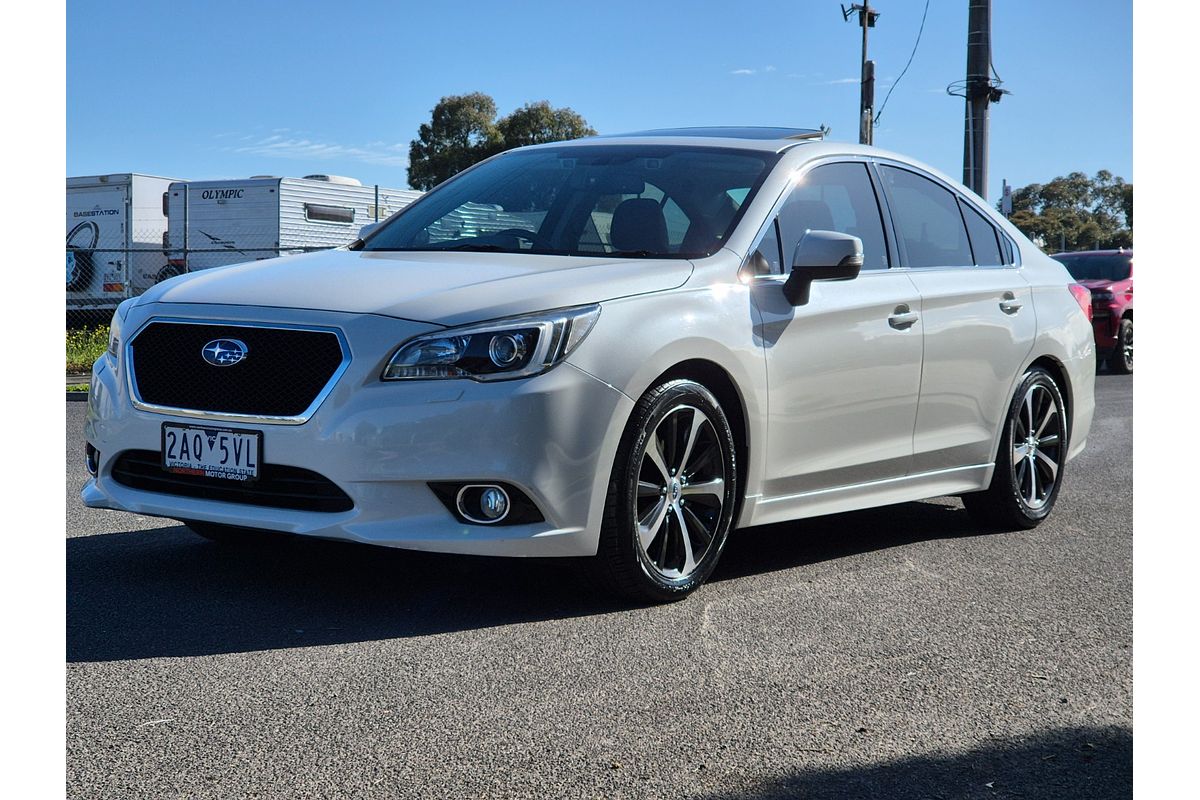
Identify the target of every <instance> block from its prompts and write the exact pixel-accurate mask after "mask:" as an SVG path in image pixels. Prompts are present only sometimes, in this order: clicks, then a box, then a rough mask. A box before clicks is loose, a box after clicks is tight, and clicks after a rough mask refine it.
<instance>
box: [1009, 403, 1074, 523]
mask: <svg viewBox="0 0 1200 800" xmlns="http://www.w3.org/2000/svg"><path fill="white" fill-rule="evenodd" d="M1011 430H1012V439H1011V441H1010V445H1011V447H1012V470H1013V484H1014V486H1015V487H1016V490H1017V492H1018V493H1019V494H1020V496H1021V500H1022V501H1023V502H1024V503H1025V505H1026V506H1028V507H1029V508H1030V509H1031V510H1035V511H1036V510H1037V509H1040V508H1041V507H1042V506H1044V505H1046V503H1047V502H1048V501H1049V500H1050V498H1051V497H1053V495H1054V490H1055V488H1056V486H1057V484H1058V473H1059V468H1060V465H1061V464H1062V455H1063V451H1062V445H1063V439H1064V432H1065V428H1064V419H1063V413H1062V409H1061V408H1059V406H1058V400H1057V399H1056V398H1055V395H1054V394H1053V393H1052V392H1051V391H1050V389H1049V387H1047V386H1046V385H1044V384H1041V383H1034V384H1033V385H1031V386H1030V387H1029V388H1028V389H1027V390H1026V392H1025V396H1024V397H1023V398H1022V400H1021V405H1020V407H1019V408H1018V409H1017V414H1016V419H1014V420H1013V425H1012V429H1011Z"/></svg>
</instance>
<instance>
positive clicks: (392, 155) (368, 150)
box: [222, 134, 408, 167]
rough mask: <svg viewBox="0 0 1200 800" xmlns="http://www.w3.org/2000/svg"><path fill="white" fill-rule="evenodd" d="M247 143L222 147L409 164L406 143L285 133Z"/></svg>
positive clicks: (301, 156)
mask: <svg viewBox="0 0 1200 800" xmlns="http://www.w3.org/2000/svg"><path fill="white" fill-rule="evenodd" d="M249 138H250V139H251V140H253V141H250V143H249V144H245V145H242V146H240V147H225V148H222V149H223V150H225V151H228V152H233V153H242V154H246V155H255V156H266V157H267V158H289V159H294V160H309V161H311V160H314V159H315V160H329V159H335V158H338V159H346V160H349V161H361V162H362V163H364V164H381V165H383V166H388V167H406V166H408V144H407V143H400V142H398V143H396V144H387V143H385V142H378V141H376V142H371V143H370V144H366V145H362V146H354V145H344V144H337V143H335V142H319V141H313V140H311V139H301V138H296V137H284V136H281V135H279V134H274V135H271V136H265V137H249Z"/></svg>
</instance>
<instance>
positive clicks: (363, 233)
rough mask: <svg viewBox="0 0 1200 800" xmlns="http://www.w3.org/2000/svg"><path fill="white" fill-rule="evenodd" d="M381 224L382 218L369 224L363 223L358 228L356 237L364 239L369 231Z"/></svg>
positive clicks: (369, 233) (368, 234)
mask: <svg viewBox="0 0 1200 800" xmlns="http://www.w3.org/2000/svg"><path fill="white" fill-rule="evenodd" d="M382 224H383V220H380V221H379V222H372V223H371V224H370V225H363V226H362V227H361V228H359V229H358V238H359V239H365V238H367V237H368V236H370V235H371V232H372V231H373V230H375V229H376V228H378V227H379V226H380V225H382Z"/></svg>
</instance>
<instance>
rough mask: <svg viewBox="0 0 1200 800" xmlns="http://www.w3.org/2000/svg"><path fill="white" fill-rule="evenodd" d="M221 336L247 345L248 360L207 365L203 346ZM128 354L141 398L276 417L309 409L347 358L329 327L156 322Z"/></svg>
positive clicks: (161, 403) (162, 403)
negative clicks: (130, 356) (316, 328)
mask: <svg viewBox="0 0 1200 800" xmlns="http://www.w3.org/2000/svg"><path fill="white" fill-rule="evenodd" d="M218 339H236V340H239V341H241V342H243V343H245V345H246V348H247V350H246V357H245V359H244V360H242V361H241V362H240V363H237V364H232V365H229V366H214V365H212V364H209V363H208V362H207V361H205V360H204V356H203V354H202V352H201V351H202V350H203V349H204V347H205V345H207V344H208V343H209V342H212V341H214V340H218ZM130 353H131V355H132V360H131V372H130V374H131V376H132V378H133V381H134V384H135V386H136V388H137V394H138V397H139V399H140V400H141V401H142V402H143V403H148V404H151V405H156V406H166V407H168V408H180V409H192V410H196V411H207V412H211V413H220V414H237V415H245V416H271V417H296V416H300V415H301V414H303V413H304V411H305V410H306V409H308V407H309V406H311V405H312V403H313V401H314V400H315V399H316V398H317V396H318V395H319V394H320V393H321V390H322V389H324V388H325V386H326V385H327V384H328V383H329V382H330V380H331V379H332V378H333V376H334V373H335V372H337V369H338V367H339V366H341V364H342V360H343V353H342V345H341V341H340V340H339V338H338V336H337V334H335V333H333V332H331V331H319V330H299V329H294V328H256V327H246V326H241V325H221V324H208V323H204V324H194V323H185V322H151V323H150V324H149V325H147V326H146V327H145V328H143V329H142V330H141V331H140V332H139V333H138V334H137V336H136V337H134V339H133V341H132V342H131V343H130Z"/></svg>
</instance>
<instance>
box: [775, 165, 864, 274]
mask: <svg viewBox="0 0 1200 800" xmlns="http://www.w3.org/2000/svg"><path fill="white" fill-rule="evenodd" d="M779 228H780V233H781V235H782V238H783V255H784V258H785V259H787V260H789V261H790V259H791V257H792V253H793V252H795V249H796V245H797V244H799V243H800V239H801V238H803V237H804V234H805V232H807V231H810V230H820V231H837V232H838V233H848V234H850V235H852V236H857V237H858V238H859V239H862V243H863V269H887V266H888V258H887V240H886V239H884V236H883V218H882V217H881V216H880V213H879V201H878V199H876V197H875V188H874V187H873V186H872V185H871V177H870V175H869V173H868V172H867V165H866V164H861V163H857V162H847V163H843V164H825V165H822V166H819V167H815V168H814V169H812V170H810V171H809V172H808V173H807V174H806V175H805V176H804V178H803V179H802V180H801V181H800V182H799V183H797V184H796V186H795V188H793V189H792V193H791V195H789V196H788V199H787V202H785V203H784V205H783V207H782V208H781V209H780V210H779Z"/></svg>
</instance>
